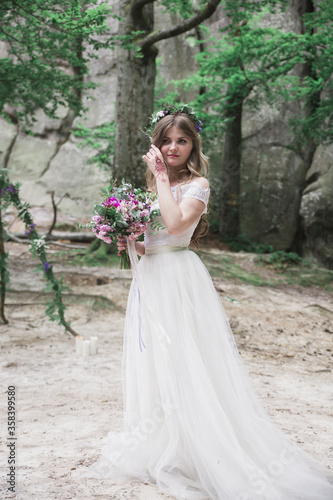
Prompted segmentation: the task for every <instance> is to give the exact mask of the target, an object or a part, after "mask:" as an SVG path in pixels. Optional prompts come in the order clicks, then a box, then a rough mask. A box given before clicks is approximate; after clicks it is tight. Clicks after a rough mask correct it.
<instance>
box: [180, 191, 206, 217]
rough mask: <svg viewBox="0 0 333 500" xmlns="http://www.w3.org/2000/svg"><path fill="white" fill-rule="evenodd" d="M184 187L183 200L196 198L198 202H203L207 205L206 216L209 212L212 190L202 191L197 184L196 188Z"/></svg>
mask: <svg viewBox="0 0 333 500" xmlns="http://www.w3.org/2000/svg"><path fill="white" fill-rule="evenodd" d="M193 184H194V183H192V184H191V185H188V186H184V187H183V192H182V199H183V198H196V199H197V200H200V201H203V202H204V204H205V209H204V211H203V213H204V214H205V213H206V212H207V205H208V200H209V195H210V189H209V187H208V188H206V189H202V187H200V186H199V185H198V184H197V183H196V184H197V185H196V186H194V185H193Z"/></svg>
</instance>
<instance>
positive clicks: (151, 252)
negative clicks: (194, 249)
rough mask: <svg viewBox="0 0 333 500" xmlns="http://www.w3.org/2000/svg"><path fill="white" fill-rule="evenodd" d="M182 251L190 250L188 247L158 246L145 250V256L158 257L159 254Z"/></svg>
mask: <svg viewBox="0 0 333 500" xmlns="http://www.w3.org/2000/svg"><path fill="white" fill-rule="evenodd" d="M181 250H188V247H172V246H171V245H157V246H155V247H154V246H151V247H146V248H145V255H156V254H159V253H167V252H180V251H181Z"/></svg>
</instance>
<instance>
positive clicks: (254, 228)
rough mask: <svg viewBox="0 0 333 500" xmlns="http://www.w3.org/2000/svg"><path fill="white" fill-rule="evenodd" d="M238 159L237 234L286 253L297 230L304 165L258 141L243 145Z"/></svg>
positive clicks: (291, 154)
mask: <svg viewBox="0 0 333 500" xmlns="http://www.w3.org/2000/svg"><path fill="white" fill-rule="evenodd" d="M242 157H243V161H242V175H241V190H240V203H241V207H240V215H241V232H242V233H244V234H246V235H247V236H249V237H250V238H251V239H252V240H254V241H258V242H261V243H268V244H271V245H273V246H274V248H276V249H277V250H287V249H289V248H290V247H291V245H292V243H293V240H294V237H295V233H296V230H297V218H298V211H299V204H300V199H301V192H302V188H303V185H304V177H305V173H306V172H305V166H304V162H303V161H302V159H301V158H300V157H299V156H298V155H297V154H296V153H294V152H293V151H291V150H290V149H287V148H285V147H283V146H271V145H270V144H263V143H262V142H261V141H260V140H259V139H258V140H257V141H255V140H254V139H252V141H251V142H250V141H247V142H245V146H244V149H243V151H242Z"/></svg>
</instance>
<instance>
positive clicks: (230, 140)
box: [219, 98, 243, 238]
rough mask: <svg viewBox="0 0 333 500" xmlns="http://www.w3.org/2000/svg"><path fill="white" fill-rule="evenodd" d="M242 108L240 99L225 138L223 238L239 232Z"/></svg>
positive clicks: (235, 106) (222, 210) (221, 223)
mask: <svg viewBox="0 0 333 500" xmlns="http://www.w3.org/2000/svg"><path fill="white" fill-rule="evenodd" d="M236 99H237V98H236ZM237 100H238V99H237ZM242 109H243V101H242V100H239V102H237V103H235V105H233V106H232V109H231V111H230V112H229V118H231V120H232V121H231V122H230V123H229V125H228V128H227V130H226V132H225V138H224V156H223V165H222V178H221V180H222V199H221V210H220V227H219V235H220V237H221V238H235V237H236V236H238V234H239V191H240V170H241V147H242Z"/></svg>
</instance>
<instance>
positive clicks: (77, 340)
mask: <svg viewBox="0 0 333 500" xmlns="http://www.w3.org/2000/svg"><path fill="white" fill-rule="evenodd" d="M75 348H76V354H78V355H79V356H80V355H81V354H82V337H81V335H76V337H75Z"/></svg>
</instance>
